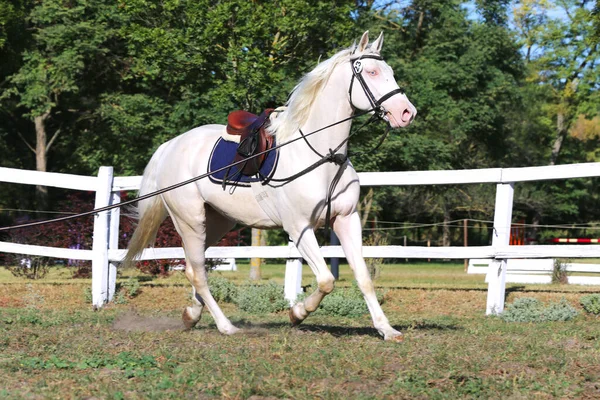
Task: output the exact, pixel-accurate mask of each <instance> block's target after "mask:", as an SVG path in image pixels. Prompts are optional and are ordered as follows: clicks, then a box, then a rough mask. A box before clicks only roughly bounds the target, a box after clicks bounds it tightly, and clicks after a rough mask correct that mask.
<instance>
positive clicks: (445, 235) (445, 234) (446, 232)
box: [442, 207, 450, 247]
mask: <svg viewBox="0 0 600 400" xmlns="http://www.w3.org/2000/svg"><path fill="white" fill-rule="evenodd" d="M449 223H450V211H449V210H448V208H447V207H444V227H443V231H442V246H444V247H449V246H450V226H449V225H448V224H449Z"/></svg>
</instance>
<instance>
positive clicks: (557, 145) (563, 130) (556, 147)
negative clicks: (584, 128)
mask: <svg viewBox="0 0 600 400" xmlns="http://www.w3.org/2000/svg"><path fill="white" fill-rule="evenodd" d="M566 135H567V122H566V118H565V114H564V113H563V112H562V111H560V112H559V113H558V115H557V116H556V139H555V140H554V144H553V145H552V154H551V155H550V165H555V164H556V161H557V160H558V155H559V154H560V149H561V148H562V144H563V141H564V140H565V136H566Z"/></svg>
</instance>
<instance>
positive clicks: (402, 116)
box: [348, 31, 417, 128]
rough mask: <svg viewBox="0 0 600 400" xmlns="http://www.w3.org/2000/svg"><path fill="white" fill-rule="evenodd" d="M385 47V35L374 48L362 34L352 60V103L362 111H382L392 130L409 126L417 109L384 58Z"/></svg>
mask: <svg viewBox="0 0 600 400" xmlns="http://www.w3.org/2000/svg"><path fill="white" fill-rule="evenodd" d="M382 46H383V32H382V33H381V34H380V35H379V37H378V38H377V40H375V41H374V42H373V43H372V44H371V45H370V46H369V32H368V31H367V32H365V33H364V34H363V35H362V38H361V39H360V42H359V44H358V46H356V48H355V50H354V52H353V54H352V56H351V58H350V62H351V66H352V77H351V78H350V88H349V90H348V94H349V97H350V104H352V106H353V107H355V108H357V109H359V110H369V109H373V108H380V110H379V111H378V112H380V113H381V115H382V117H383V118H384V119H385V120H386V121H388V122H389V124H390V126H391V127H392V128H400V127H405V126H408V125H409V124H410V123H411V122H412V121H413V119H414V118H415V116H416V115H417V109H416V108H415V106H413V104H412V103H411V102H410V101H409V100H408V97H406V94H404V91H403V90H402V89H400V87H399V86H398V83H396V80H395V79H394V71H393V70H392V68H391V67H390V66H389V65H387V63H386V62H385V61H384V60H383V58H382V57H381V55H380V52H381V47H382ZM376 112H377V111H376Z"/></svg>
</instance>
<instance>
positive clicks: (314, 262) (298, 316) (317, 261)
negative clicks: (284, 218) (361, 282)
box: [288, 227, 335, 325]
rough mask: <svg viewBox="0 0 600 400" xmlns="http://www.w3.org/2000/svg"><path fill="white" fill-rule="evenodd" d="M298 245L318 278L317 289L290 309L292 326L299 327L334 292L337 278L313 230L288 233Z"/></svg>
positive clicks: (307, 229)
mask: <svg viewBox="0 0 600 400" xmlns="http://www.w3.org/2000/svg"><path fill="white" fill-rule="evenodd" d="M288 233H290V237H291V238H292V240H293V241H294V243H295V244H296V247H297V248H298V251H299V252H300V254H301V255H302V258H304V260H306V262H307V263H308V265H309V266H310V268H311V269H312V271H313V273H314V274H315V276H316V278H317V289H316V290H315V291H314V292H312V293H311V294H310V296H308V297H307V298H306V299H304V301H303V302H301V303H296V304H294V306H293V307H292V308H290V320H291V321H292V324H294V325H298V324H300V323H301V322H302V321H304V319H305V318H306V317H308V314H310V313H311V312H313V311H315V310H316V309H317V307H319V304H321V301H322V300H323V298H324V297H325V296H326V295H328V294H329V293H331V292H332V291H333V285H334V282H335V278H334V276H333V275H332V273H331V271H330V270H329V268H327V263H326V262H325V259H324V258H323V256H322V255H321V250H320V248H319V243H318V242H317V238H316V237H315V232H314V231H313V229H312V228H310V227H306V228H305V229H304V230H303V231H300V232H288Z"/></svg>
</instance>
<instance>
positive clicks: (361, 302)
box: [302, 281, 383, 317]
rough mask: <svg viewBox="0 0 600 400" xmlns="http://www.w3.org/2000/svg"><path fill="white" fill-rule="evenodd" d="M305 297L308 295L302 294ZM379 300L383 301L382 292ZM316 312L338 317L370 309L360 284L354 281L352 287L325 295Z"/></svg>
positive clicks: (354, 315)
mask: <svg viewBox="0 0 600 400" xmlns="http://www.w3.org/2000/svg"><path fill="white" fill-rule="evenodd" d="M312 288H313V290H314V289H315V288H316V283H314V284H313V286H312ZM303 298H306V295H305V296H302V299H303ZM377 300H378V301H379V303H382V301H383V295H382V294H381V293H377ZM316 312H317V313H319V314H325V315H332V316H338V317H358V316H360V315H364V314H366V313H368V312H369V309H368V308H367V303H366V302H365V299H364V297H363V295H362V292H361V291H360V289H359V287H358V284H357V283H356V281H353V282H352V286H351V287H349V288H337V289H335V290H334V291H333V292H331V293H330V294H329V295H327V296H325V298H324V299H323V301H322V302H321V304H320V305H319V308H318V309H317V311H316Z"/></svg>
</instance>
